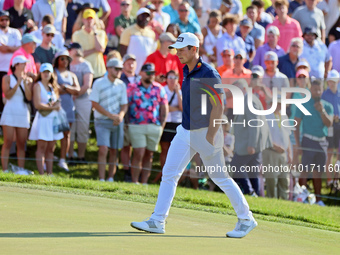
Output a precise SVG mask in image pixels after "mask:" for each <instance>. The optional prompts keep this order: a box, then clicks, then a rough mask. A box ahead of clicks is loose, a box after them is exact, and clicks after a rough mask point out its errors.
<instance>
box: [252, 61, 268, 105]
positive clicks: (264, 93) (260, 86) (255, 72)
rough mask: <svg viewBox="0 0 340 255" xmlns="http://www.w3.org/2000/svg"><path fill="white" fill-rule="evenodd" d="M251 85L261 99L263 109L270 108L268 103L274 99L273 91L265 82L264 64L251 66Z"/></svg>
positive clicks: (254, 92)
mask: <svg viewBox="0 0 340 255" xmlns="http://www.w3.org/2000/svg"><path fill="white" fill-rule="evenodd" d="M251 72H252V74H251V81H250V87H252V88H253V94H254V95H256V96H257V97H258V99H260V101H261V103H262V106H263V109H264V110H267V109H268V103H269V102H271V101H272V93H271V90H270V88H269V87H267V86H265V85H264V83H263V76H264V74H265V72H264V69H263V67H262V66H260V65H257V66H253V67H252V68H251Z"/></svg>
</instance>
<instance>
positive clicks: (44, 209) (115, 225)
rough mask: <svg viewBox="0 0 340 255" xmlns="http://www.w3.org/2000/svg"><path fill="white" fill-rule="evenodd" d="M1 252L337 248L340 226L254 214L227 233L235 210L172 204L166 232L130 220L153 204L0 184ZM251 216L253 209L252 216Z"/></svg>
mask: <svg viewBox="0 0 340 255" xmlns="http://www.w3.org/2000/svg"><path fill="white" fill-rule="evenodd" d="M0 194H1V195H0V247H1V248H0V254H2V255H7V254H211V255H213V254H274V253H275V254H337V252H338V251H339V250H340V244H339V240H340V233H339V232H332V231H325V230H319V229H314V228H308V227H301V226H296V225H287V224H282V223H275V222H268V221H262V220H258V223H259V226H258V227H257V228H256V229H255V230H253V231H252V232H251V233H250V234H249V235H248V236H247V237H245V238H244V239H241V240H240V239H229V238H225V233H226V232H227V230H231V229H233V228H234V225H235V222H236V217H234V216H228V215H221V214H216V213H208V212H201V211H195V210H188V209H180V208H172V209H171V214H170V217H169V218H168V224H167V226H166V231H167V232H166V234H165V235H157V234H146V233H142V232H139V231H137V230H134V229H132V228H131V227H130V222H131V221H135V220H143V219H144V218H146V217H148V216H149V215H150V213H151V212H152V210H153V205H150V204H144V203H137V202H130V201H121V200H114V199H108V198H98V197H91V196H83V195H74V194H69V193H61V192H51V191H43V190H34V189H25V188H19V187H10V186H0ZM255 217H256V215H255Z"/></svg>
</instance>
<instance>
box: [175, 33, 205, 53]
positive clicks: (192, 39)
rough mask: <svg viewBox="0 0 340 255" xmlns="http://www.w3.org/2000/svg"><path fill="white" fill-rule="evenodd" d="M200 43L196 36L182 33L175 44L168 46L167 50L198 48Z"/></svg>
mask: <svg viewBox="0 0 340 255" xmlns="http://www.w3.org/2000/svg"><path fill="white" fill-rule="evenodd" d="M199 45H200V42H199V40H198V38H197V36H196V35H194V34H193V33H189V32H188V33H182V34H180V35H179V36H178V38H177V41H176V43H175V44H172V45H170V46H169V49H173V48H175V49H182V48H184V47H187V46H195V47H199Z"/></svg>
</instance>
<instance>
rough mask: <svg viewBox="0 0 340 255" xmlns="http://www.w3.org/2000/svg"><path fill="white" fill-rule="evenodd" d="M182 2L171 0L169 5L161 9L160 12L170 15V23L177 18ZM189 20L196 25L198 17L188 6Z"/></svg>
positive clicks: (180, 0)
mask: <svg viewBox="0 0 340 255" xmlns="http://www.w3.org/2000/svg"><path fill="white" fill-rule="evenodd" d="M182 2H183V0H171V3H170V4H169V5H167V6H164V7H163V8H162V11H163V12H165V13H167V14H169V15H170V23H175V21H176V20H177V19H178V18H179V15H178V12H177V10H178V8H179V5H180V4H181V3H182ZM189 19H191V20H194V21H196V22H197V23H198V17H197V14H196V12H195V10H194V9H193V8H192V7H191V6H190V7H189Z"/></svg>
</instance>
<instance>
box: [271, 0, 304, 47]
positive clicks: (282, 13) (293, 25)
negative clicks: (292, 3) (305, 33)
mask: <svg viewBox="0 0 340 255" xmlns="http://www.w3.org/2000/svg"><path fill="white" fill-rule="evenodd" d="M274 7H275V12H276V13H277V17H276V19H275V20H274V21H273V23H272V24H270V25H268V27H267V31H268V29H269V28H270V27H271V26H276V27H277V28H278V29H279V31H280V34H281V35H282V36H280V37H279V40H278V42H277V44H278V45H279V46H280V47H281V48H282V49H283V50H284V51H285V52H287V51H288V50H289V46H290V41H291V40H292V39H293V38H296V37H302V31H301V26H300V23H299V22H298V21H297V20H295V19H293V18H291V17H289V16H288V7H289V3H288V1H287V0H277V1H275V3H274ZM266 35H267V33H266ZM266 42H267V37H266Z"/></svg>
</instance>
